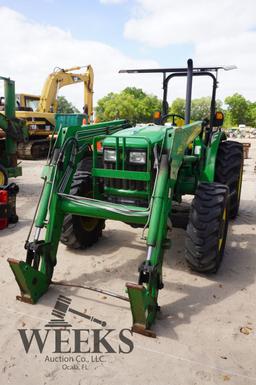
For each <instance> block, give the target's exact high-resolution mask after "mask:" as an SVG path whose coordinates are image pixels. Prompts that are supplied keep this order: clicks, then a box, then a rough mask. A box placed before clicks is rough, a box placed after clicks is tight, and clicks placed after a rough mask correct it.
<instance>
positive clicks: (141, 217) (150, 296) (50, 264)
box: [8, 59, 243, 336]
mask: <svg viewBox="0 0 256 385" xmlns="http://www.w3.org/2000/svg"><path fill="white" fill-rule="evenodd" d="M221 68H222V67H212V68H204V67H200V68H193V63H192V60H191V59H189V60H188V66H187V67H185V68H167V69H156V70H128V71H125V72H134V73H138V72H142V73H143V72H147V73H148V72H151V73H152V72H159V73H162V74H163V89H164V97H163V111H162V115H161V117H160V118H159V121H158V124H153V125H146V126H144V127H136V126H135V127H132V126H131V125H130V124H129V123H128V122H127V121H124V120H115V121H112V122H105V123H98V124H93V125H90V126H81V127H80V126H69V127H65V128H62V129H61V130H60V131H59V133H58V138H57V140H56V142H55V145H54V150H53V153H52V158H51V159H50V161H49V162H48V164H47V165H46V166H45V167H44V169H43V174H42V178H43V180H44V186H43V191H42V195H41V198H40V201H39V206H38V210H37V213H36V216H35V221H34V223H33V232H34V237H33V239H32V240H30V234H31V231H30V233H29V236H28V239H27V241H26V244H25V248H26V250H27V256H26V261H19V260H14V259H9V260H8V261H9V264H10V266H11V269H12V271H13V273H14V275H15V278H16V280H17V283H18V285H19V287H20V291H21V295H20V296H18V297H17V298H18V299H20V300H22V301H25V302H29V303H36V302H37V301H38V300H39V298H40V297H41V296H42V295H43V294H44V293H45V292H46V291H47V290H48V287H49V285H51V284H54V283H56V282H54V280H53V272H54V267H55V265H56V263H57V259H56V255H57V250H58V244H59V242H60V241H61V242H63V243H64V244H65V245H67V246H68V247H69V248H86V247H87V246H90V245H92V244H93V243H95V242H97V241H98V240H99V239H100V236H101V234H102V231H103V230H104V227H105V220H107V219H111V220H116V221H122V222H124V223H126V224H128V225H131V226H133V227H137V228H138V231H142V233H143V236H144V239H145V253H144V255H145V257H144V261H143V262H142V263H141V264H140V266H139V268H138V270H139V274H138V281H137V282H135V283H130V282H127V283H126V291H127V293H128V297H127V298H126V299H127V300H129V302H130V307H131V312H132V318H133V326H132V329H133V331H135V332H138V333H142V334H145V335H147V336H155V334H154V332H153V331H152V330H151V326H152V324H153V323H154V321H155V318H156V314H157V311H158V310H159V305H158V293H159V290H160V289H162V288H163V286H164V283H163V274H162V265H163V258H164V251H165V250H166V249H168V248H170V240H169V239H168V236H169V233H168V230H169V229H170V230H171V228H172V226H174V225H175V220H174V215H173V214H174V211H175V210H176V209H175V210H174V208H175V207H176V206H177V205H179V204H180V203H181V201H182V196H183V195H185V194H190V195H193V196H194V198H193V201H192V204H191V207H190V213H189V217H188V218H187V224H186V228H187V234H186V246H185V258H186V260H187V262H188V264H189V266H190V267H191V269H193V270H196V271H198V272H200V273H213V272H216V271H217V270H218V268H219V266H220V263H221V260H222V257H223V254H224V249H225V242H226V236H227V228H228V221H229V218H234V217H235V216H236V215H237V213H238V208H239V201H240V192H241V181H242V172H243V150H242V145H240V144H239V143H236V142H231V141H227V140H226V136H225V133H224V132H223V131H222V130H221V124H222V122H223V114H222V113H220V112H216V111H215V95H216V87H217V80H216V73H217V72H218V70H219V69H221ZM175 76H178V77H179V76H184V77H186V78H187V92H186V113H185V116H184V117H182V118H183V119H184V124H183V125H182V126H181V127H179V126H177V125H176V124H175V120H176V116H175V115H171V116H170V117H171V118H172V120H173V122H172V123H171V124H168V123H166V121H167V120H168V118H169V115H168V108H167V89H168V82H169V81H170V80H171V79H172V78H173V77H175ZM196 76H209V77H210V78H211V79H212V81H213V88H212V104H211V111H210V119H205V120H204V119H203V117H202V120H201V121H197V122H192V123H191V122H190V109H191V94H192V81H193V79H194V77H196ZM178 118H179V119H180V117H178ZM43 229H45V231H42V230H43ZM43 233H44V235H43V236H42V234H43ZM166 254H167V253H166ZM86 288H88V289H90V290H91V289H92V288H90V287H86ZM95 290H96V291H99V289H97V288H95ZM100 292H102V291H100ZM108 293H109V292H108ZM108 293H107V294H108ZM110 295H113V293H112V294H111V293H110ZM116 296H117V297H121V296H118V295H116ZM122 299H123V296H122Z"/></svg>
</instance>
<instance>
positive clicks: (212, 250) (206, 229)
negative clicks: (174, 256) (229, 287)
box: [185, 183, 229, 273]
mask: <svg viewBox="0 0 256 385" xmlns="http://www.w3.org/2000/svg"><path fill="white" fill-rule="evenodd" d="M228 215H229V189H228V187H227V186H225V185H222V184H219V183H201V184H199V186H198V188H197V190H196V193H195V197H194V199H193V201H192V204H191V210H190V215H189V222H188V226H187V235H186V242H185V245H186V249H185V258H186V261H187V263H188V265H189V267H190V268H191V269H192V270H195V271H197V272H199V273H214V272H216V271H217V270H218V268H219V266H220V264H221V261H222V257H223V253H224V249H225V243H226V237H227V229H228Z"/></svg>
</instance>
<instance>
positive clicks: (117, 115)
mask: <svg viewBox="0 0 256 385" xmlns="http://www.w3.org/2000/svg"><path fill="white" fill-rule="evenodd" d="M225 104H226V105H227V109H226V110H225V109H224V108H223V105H222V102H221V101H220V100H217V101H216V110H217V111H222V112H224V115H225V120H224V127H230V126H238V125H239V124H246V125H248V126H252V127H256V102H250V101H248V100H246V99H245V98H244V97H243V96H242V95H240V94H238V93H236V94H234V95H232V96H228V97H227V98H226V99H225ZM210 105H211V98H210V97H202V98H198V99H193V100H192V105H191V120H192V121H196V120H202V119H204V118H209V117H210ZM156 110H161V102H160V100H159V99H158V98H157V97H156V96H153V95H147V94H146V93H145V92H144V91H143V90H142V89H140V88H135V87H127V88H125V89H124V90H123V91H122V92H120V93H113V92H111V93H109V94H108V95H107V96H105V97H103V98H102V99H100V100H99V101H98V105H97V107H96V117H97V119H99V120H101V121H106V120H113V119H128V120H130V121H131V122H133V123H148V122H151V121H152V114H153V112H154V111H156ZM169 113H171V114H178V115H181V116H185V99H182V98H177V99H175V100H174V101H173V102H172V104H171V107H170V109H169Z"/></svg>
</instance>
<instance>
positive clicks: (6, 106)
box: [0, 76, 28, 185]
mask: <svg viewBox="0 0 256 385" xmlns="http://www.w3.org/2000/svg"><path fill="white" fill-rule="evenodd" d="M0 80H3V82H4V103H2V100H3V99H1V104H0V109H1V113H0V185H7V183H8V178H12V177H17V176H20V175H21V173H22V170H21V167H20V166H18V163H17V143H19V142H25V141H26V140H27V139H28V134H27V129H26V127H25V126H24V124H23V122H22V121H21V120H19V119H16V117H15V105H16V98H15V82H14V81H13V80H10V79H9V78H5V77H2V76H1V77H0Z"/></svg>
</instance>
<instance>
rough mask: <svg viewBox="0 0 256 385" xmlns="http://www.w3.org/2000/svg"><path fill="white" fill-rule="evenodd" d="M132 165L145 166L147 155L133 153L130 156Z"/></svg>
mask: <svg viewBox="0 0 256 385" xmlns="http://www.w3.org/2000/svg"><path fill="white" fill-rule="evenodd" d="M129 161H130V163H137V164H145V163H146V153H145V152H138V151H136V152H135V151H131V152H130V155H129Z"/></svg>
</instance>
